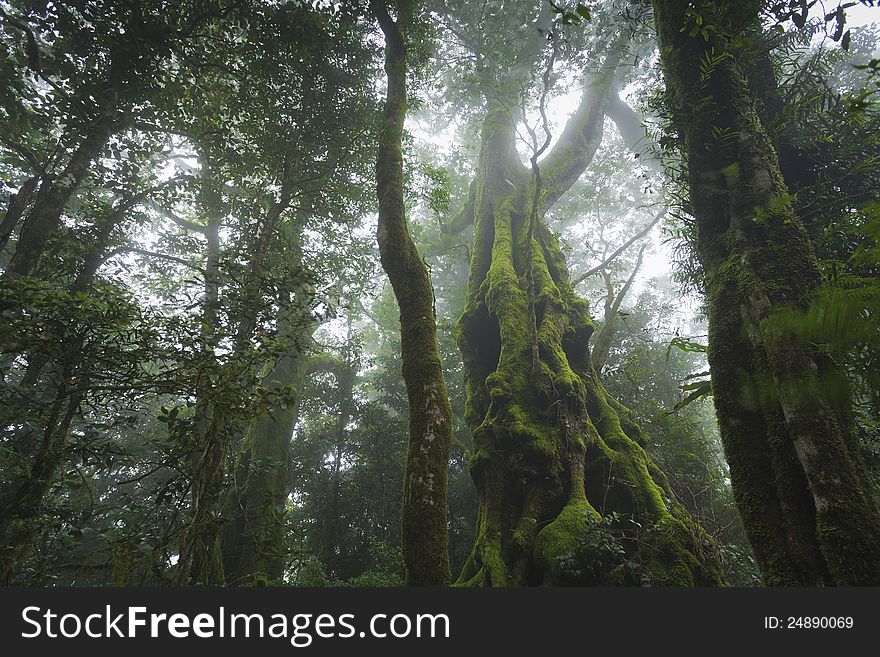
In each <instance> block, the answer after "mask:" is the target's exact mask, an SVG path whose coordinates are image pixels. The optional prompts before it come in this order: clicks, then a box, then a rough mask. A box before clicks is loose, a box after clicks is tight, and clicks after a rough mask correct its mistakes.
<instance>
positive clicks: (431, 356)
mask: <svg viewBox="0 0 880 657" xmlns="http://www.w3.org/2000/svg"><path fill="white" fill-rule="evenodd" d="M409 4H410V3H409V2H408V1H407V0H402V1H400V2H398V3H397V20H396V21H395V20H392V18H391V17H390V16H389V14H388V11H387V8H386V5H385V3H384V2H378V1H376V0H374V1H373V2H372V3H371V7H372V9H373V11H374V13H375V14H376V17H377V18H378V20H379V24H380V26H381V28H382V31H383V32H384V34H385V73H386V75H387V77H388V91H387V95H386V100H385V115H384V124H383V127H382V133H381V137H380V142H379V155H378V160H377V162H376V188H377V192H378V197H379V222H378V242H379V254H380V258H381V261H382V267H383V268H384V270H385V272H386V273H387V274H388V278H389V280H390V281H391V286H392V288H393V289H394V295H395V297H396V298H397V303H398V306H399V307H400V337H401V341H400V344H401V356H402V360H403V378H404V381H405V383H406V390H407V397H408V400H409V421H410V424H409V449H408V451H407V457H406V470H405V474H404V477H405V479H404V489H403V491H404V492H403V515H402V519H401V526H402V531H403V540H402V544H403V558H404V564H405V566H406V581H407V584H408V585H410V586H432V585H433V586H443V585H446V584H448V583H449V580H450V572H449V554H448V531H447V520H446V516H447V509H446V507H447V486H448V483H447V479H448V470H449V454H450V450H451V444H452V408H451V406H450V404H449V397H448V395H447V392H446V384H445V383H444V381H443V368H442V365H441V363H440V355H439V352H438V349H437V323H436V314H435V309H434V290H433V287H432V286H431V277H430V274H429V272H428V267H427V265H426V264H425V261H424V260H423V259H422V256H421V255H420V254H419V252H418V249H417V248H416V245H415V243H414V242H413V240H412V237H411V236H410V234H409V230H408V228H407V224H406V213H405V209H404V200H403V155H402V152H401V149H402V147H401V142H402V137H403V124H404V119H405V116H406V28H407V25H408V23H409V17H410V12H411V8H410V6H409Z"/></svg>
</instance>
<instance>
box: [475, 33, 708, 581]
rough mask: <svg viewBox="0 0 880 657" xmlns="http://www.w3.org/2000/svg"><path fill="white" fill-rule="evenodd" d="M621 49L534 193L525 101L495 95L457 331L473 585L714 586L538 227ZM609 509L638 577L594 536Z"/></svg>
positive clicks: (594, 115)
mask: <svg viewBox="0 0 880 657" xmlns="http://www.w3.org/2000/svg"><path fill="white" fill-rule="evenodd" d="M622 47H623V41H622V39H618V40H616V41H615V43H614V44H613V45H612V48H611V52H610V54H609V55H608V57H607V58H606V61H605V62H604V64H603V65H602V67H601V68H600V70H599V71H598V72H597V74H596V75H594V76H593V78H592V80H591V81H590V83H589V84H588V85H587V86H586V89H585V93H584V97H583V100H582V103H581V107H580V108H579V109H578V111H577V112H576V113H575V114H574V115H573V117H572V119H571V120H570V121H569V123H568V124H567V126H566V128H565V130H564V131H563V132H562V134H561V136H560V140H559V142H558V143H557V145H556V146H555V147H554V148H553V150H552V151H551V152H550V154H549V155H548V156H547V157H546V158H545V159H544V160H543V161H542V162H541V164H540V166H541V171H542V174H543V175H542V176H541V180H542V184H543V188H542V189H541V190H539V191H540V192H541V193H540V194H535V189H534V187H535V179H536V178H537V177H536V176H534V175H533V174H532V173H531V172H530V171H529V170H527V169H526V168H525V167H524V166H523V164H522V162H521V161H520V159H519V157H518V155H517V153H516V149H515V120H514V117H513V115H512V113H511V111H509V109H508V108H510V107H512V106H515V103H513V102H502V101H500V100H498V99H492V98H490V99H489V100H488V111H487V116H486V119H485V121H484V124H483V130H482V147H481V153H480V160H479V166H478V174H477V179H476V180H475V183H474V186H473V187H472V189H475V190H476V191H475V193H474V194H473V195H472V197H471V200H470V201H469V203H472V204H473V206H472V207H471V208H468V209H467V211H466V213H467V214H472V215H473V216H474V218H475V238H474V248H473V255H472V259H471V270H470V280H469V287H468V295H467V301H466V306H465V311H464V313H463V315H462V318H461V323H460V339H459V344H460V347H461V350H462V354H463V357H464V365H465V375H466V384H467V392H468V400H467V409H466V420H467V421H468V423H469V425H470V426H471V428H472V431H473V437H474V453H473V456H472V459H471V474H472V476H473V479H474V481H475V483H476V486H477V489H478V491H479V495H480V510H479V518H478V528H477V539H476V543H475V545H474V548H473V551H472V553H471V556H470V558H469V559H468V561H467V562H466V564H465V567H464V570H463V572H462V574H461V577H460V579H459V583H460V584H463V585H489V586H506V585H540V584H554V585H555V584H600V583H601V584H631V583H644V582H645V581H646V580H647V581H649V582H650V583H653V584H659V585H712V584H718V583H720V575H719V571H718V568H717V565H716V564H715V563H714V562H713V560H712V557H711V555H710V554H709V551H710V548H711V546H710V545H709V541H708V538H707V537H706V535H705V534H704V533H703V532H702V530H701V529H700V528H699V527H698V526H697V525H696V524H695V523H693V522H692V521H691V520H690V519H689V518H688V517H687V516H686V514H685V513H684V511H683V510H682V509H681V507H680V506H679V505H678V504H676V503H675V502H674V501H673V500H672V499H671V497H672V495H671V493H670V492H669V490H668V486H667V485H666V484H665V478H664V477H663V475H662V473H660V472H659V470H658V469H657V467H656V465H655V464H654V463H653V462H652V461H651V460H650V459H649V457H648V456H647V454H646V453H645V451H644V449H643V447H642V446H641V445H640V444H639V440H640V439H639V431H638V428H637V427H636V426H635V425H633V424H632V422H631V421H630V420H629V413H628V411H627V410H626V409H625V408H624V407H623V406H622V405H620V404H619V403H618V402H617V401H616V400H614V399H612V398H611V397H610V396H609V395H608V394H607V393H606V391H605V389H604V388H603V387H602V384H601V383H600V381H599V379H598V376H597V375H596V372H595V371H594V369H593V366H592V363H591V361H590V350H589V344H588V343H589V339H590V336H591V334H592V332H593V324H592V322H591V320H590V314H589V307H588V304H587V302H586V301H585V300H583V299H580V298H578V297H577V296H576V295H575V293H574V290H573V288H572V285H571V281H570V278H569V273H568V269H567V266H566V263H565V259H564V256H563V254H562V252H561V250H560V248H559V245H558V242H557V239H556V237H555V236H554V235H553V234H552V233H551V231H550V230H549V229H548V228H547V226H546V225H545V224H544V222H543V214H544V212H545V211H546V210H547V209H548V207H549V206H550V205H551V204H552V203H553V202H554V201H555V200H556V199H558V198H559V197H560V196H561V195H562V194H564V193H565V192H566V191H567V190H568V188H569V187H570V186H571V184H572V183H573V182H574V181H575V180H576V179H577V178H578V177H579V176H580V174H581V173H582V172H583V171H584V169H585V168H586V166H587V165H588V163H589V162H590V160H591V158H592V156H593V154H594V153H595V151H596V149H597V148H598V146H599V144H600V143H601V139H602V130H603V122H604V115H605V112H606V110H607V107H608V103H609V102H610V98H611V94H612V93H613V77H614V70H615V68H616V66H617V61H618V59H619V57H620V53H621V51H622ZM536 199H537V202H538V203H539V204H540V205H539V207H537V208H533V207H532V204H533V203H534V202H535V200H536ZM535 213H536V214H537V218H538V220H537V225H536V226H535V227H534V230H533V231H530V230H529V223H530V220H529V218H530V217H534V216H535ZM530 235H532V244H531V246H530V247H529V245H528V244H527V239H528V238H529V236H530ZM528 253H531V258H532V261H531V263H527V262H526V261H525V260H526V254H528ZM529 264H531V267H529ZM529 271H531V277H532V279H533V282H532V284H533V285H534V291H535V294H534V300H535V301H534V303H535V309H534V318H535V323H536V327H535V328H536V331H535V332H534V334H533V332H532V331H530V327H529V317H530V314H531V313H530V309H529V303H530V301H529V295H528V287H529V280H527V279H528V278H529V276H528V275H527V273H528V272H529ZM534 339H536V340H537V343H538V344H537V352H538V359H537V362H535V361H534V359H533V357H532V354H533V351H534V350H533V347H534V345H533V344H532V342H533V340H534ZM612 512H615V513H617V514H621V516H630V517H631V518H632V520H634V521H636V522H638V523H640V526H641V527H642V529H637V528H638V527H639V525H636V524H632V525H631V527H632V530H631V531H627V532H626V535H625V536H624V537H623V538H622V539H621V541H622V544H623V546H624V548H625V550H626V552H627V555H628V558H629V559H630V560H631V561H639V562H641V564H642V566H641V568H640V569H638V572H635V571H633V570H627V569H626V568H625V567H622V566H620V567H617V568H615V569H614V570H613V572H609V571H610V570H611V569H612V568H614V567H615V566H619V564H611V563H609V562H608V559H607V558H606V557H607V555H603V554H601V553H600V552H601V550H602V548H600V547H599V545H598V542H596V544H593V542H591V540H592V539H594V538H595V537H596V536H597V534H596V533H595V532H596V527H597V523H598V522H599V521H600V520H599V519H600V516H606V515H608V514H610V513H612ZM573 562H577V563H573Z"/></svg>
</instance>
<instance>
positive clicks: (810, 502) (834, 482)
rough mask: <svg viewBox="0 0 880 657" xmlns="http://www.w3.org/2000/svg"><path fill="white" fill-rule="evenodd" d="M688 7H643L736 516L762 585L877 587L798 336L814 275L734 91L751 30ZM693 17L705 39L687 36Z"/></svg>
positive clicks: (825, 390)
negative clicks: (699, 296)
mask: <svg viewBox="0 0 880 657" xmlns="http://www.w3.org/2000/svg"><path fill="white" fill-rule="evenodd" d="M692 5H693V3H690V2H687V1H686V0H655V1H654V12H655V21H656V25H657V32H658V35H659V40H660V49H661V62H662V66H663V71H664V75H665V78H666V86H667V91H668V94H669V101H670V104H671V108H672V111H673V116H674V125H675V127H676V129H677V132H678V134H679V136H680V137H681V139H682V142H683V143H682V148H683V152H684V155H685V158H686V162H687V170H688V184H689V187H690V201H691V205H692V211H693V215H694V217H695V219H696V227H697V240H698V252H699V257H700V261H701V263H702V267H703V272H704V276H705V286H706V295H707V301H708V314H709V353H708V356H709V364H710V367H711V370H712V381H713V392H714V400H715V408H716V412H717V414H718V420H719V423H720V426H721V437H722V442H723V444H724V449H725V453H726V455H727V460H728V463H729V465H730V473H731V480H732V484H733V490H734V495H735V498H736V502H737V506H738V508H739V511H740V514H741V515H742V519H743V524H744V526H745V529H746V532H747V534H748V537H749V540H750V542H751V543H752V547H753V549H754V552H755V556H756V558H757V561H758V565H759V568H760V570H761V573H762V576H763V579H764V581H765V582H766V583H767V584H769V585H821V584H837V585H858V584H872V585H877V584H878V583H880V559H877V545H878V544H880V514H878V509H877V502H876V500H875V499H874V496H873V492H872V490H871V488H870V485H869V482H868V479H867V476H866V472H865V467H864V464H863V463H862V461H861V457H860V454H859V450H858V448H857V444H856V441H857V438H856V433H855V427H854V423H853V419H852V415H851V409H850V399H849V393H848V391H847V382H846V376H845V373H844V372H843V370H842V369H841V368H840V367H839V366H838V365H837V364H836V363H834V362H833V361H832V360H831V359H830V357H829V356H828V355H827V354H826V353H823V352H822V350H821V348H819V347H817V346H816V345H814V344H811V343H810V342H808V341H807V340H805V339H804V338H802V337H801V336H799V335H798V332H797V322H798V317H799V314H800V313H802V312H803V311H805V310H806V309H807V308H808V307H809V305H810V302H811V300H812V298H813V295H814V293H815V292H816V290H817V289H818V288H819V286H820V285H821V282H822V281H821V275H820V272H819V268H818V266H817V263H816V259H815V256H814V254H813V251H812V248H811V245H810V243H809V241H808V239H807V235H806V232H805V230H804V227H803V225H802V222H801V220H800V218H799V217H798V216H797V215H796V213H795V211H794V210H793V207H792V204H791V198H790V196H789V193H788V189H787V188H786V185H785V183H784V182H783V178H782V175H781V173H780V168H779V160H778V157H777V154H776V151H775V150H774V148H773V146H772V144H771V142H770V140H769V138H768V136H767V133H766V131H765V129H764V126H763V125H762V123H761V120H760V119H759V113H758V111H757V110H758V108H757V107H756V100H755V98H754V96H753V94H752V93H751V91H750V89H749V86H748V84H747V82H746V80H747V78H748V73H749V71H748V70H747V69H745V66H746V65H747V64H746V62H747V61H748V58H744V57H742V56H741V53H738V52H737V51H736V50H735V47H734V46H733V45H732V44H733V43H734V42H735V41H736V39H738V38H739V37H740V36H742V34H743V33H744V32H745V31H746V30H747V29H749V28H751V27H753V26H754V25H755V24H757V22H758V17H757V15H756V13H752V14H750V15H748V12H746V15H744V14H743V12H741V11H740V12H737V13H738V14H739V15H738V17H735V16H734V12H733V11H732V9H731V7H730V6H729V5H724V8H722V5H721V4H720V3H716V2H712V1H707V2H703V3H700V5H699V7H698V8H697V9H696V10H695V9H694V8H693V7H692ZM694 11H697V12H699V13H700V16H701V19H702V24H703V25H712V26H714V27H715V31H710V32H708V33H707V35H706V36H705V37H703V36H702V35H700V34H698V35H697V36H689V30H690V28H691V26H692V25H693V24H694V22H695V14H694ZM735 20H738V21H739V23H735V22H734V21H735Z"/></svg>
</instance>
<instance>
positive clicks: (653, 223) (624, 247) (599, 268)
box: [571, 208, 669, 286]
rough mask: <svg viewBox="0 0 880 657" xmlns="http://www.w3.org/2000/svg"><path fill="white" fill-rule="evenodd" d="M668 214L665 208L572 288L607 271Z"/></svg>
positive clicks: (575, 282) (580, 277) (582, 276)
mask: <svg viewBox="0 0 880 657" xmlns="http://www.w3.org/2000/svg"><path fill="white" fill-rule="evenodd" d="M667 212H669V208H663V210H662V211H661V212H660V213H659V214H658V215H657V216H656V217H654V218H653V219H652V220H651V222H650V223H649V224H648V225H647V226H645V227H644V228H642V230H640V231H639V232H638V233H636V234H635V235H633V236H632V237H631V238H629V239H628V240H627V241H626V242H624V243H623V245H622V246H620V247H618V248H617V249H615V251H614V253H612V254H611V255H610V256H608V257H607V258H605V259H604V260H603V261H602V262H600V263H599V264H598V265H596V266H595V267H593V268H592V269H590V270H589V271H587V272H584V273H583V274H581V275H580V276H578V277H577V278H575V279H574V280H572V282H571V284H572V286H576V285H579V284H581V283H583V282H584V281H585V280H587V279H588V278H589V277H590V276H593V275H594V274H598V273H599V272H600V271H602V270H603V269H605V267H607V266H608V265H610V264H611V263H612V262H613V261H614V259H615V258H617V257H618V256H619V255H620V254H621V253H623V252H624V251H626V250H627V249H628V248H629V247H631V246H632V245H633V244H635V243H636V242H638V241H639V240H640V239H642V238H643V237H644V236H645V235H647V234H648V233H650V232H651V229H652V228H653V227H654V226H656V225H657V224H658V223H660V220H661V219H663V217H665V216H666V213H667Z"/></svg>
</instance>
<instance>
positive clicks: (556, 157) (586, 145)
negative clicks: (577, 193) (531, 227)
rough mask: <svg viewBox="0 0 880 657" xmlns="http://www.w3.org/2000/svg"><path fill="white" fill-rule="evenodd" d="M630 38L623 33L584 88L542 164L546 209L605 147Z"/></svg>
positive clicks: (611, 46) (616, 39)
mask: <svg viewBox="0 0 880 657" xmlns="http://www.w3.org/2000/svg"><path fill="white" fill-rule="evenodd" d="M629 39H630V35H629V34H628V33H627V32H625V31H622V32H621V33H620V34H618V36H617V37H615V39H614V40H613V41H612V43H611V45H610V47H609V49H608V54H607V55H606V57H605V60H604V61H603V62H602V65H601V66H600V67H599V70H598V72H597V73H596V74H595V75H594V76H593V77H592V78H590V79H589V80H588V81H587V82H586V83H585V85H584V92H583V95H582V96H581V101H580V104H579V105H578V108H577V110H576V111H575V113H574V114H572V115H571V117H570V118H569V119H568V121H567V122H566V124H565V128H563V130H562V134H560V136H559V141H557V142H556V144H555V145H554V146H553V148H552V149H551V151H550V153H548V155H547V157H546V158H544V161H543V162H542V169H543V171H544V178H545V188H546V191H545V193H544V196H543V199H542V205H543V207H545V208H547V207H550V206H552V205H553V204H554V203H555V202H556V201H557V200H558V199H559V197H561V196H562V195H563V194H564V193H565V192H567V191H568V189H569V188H570V187H571V186H572V185H573V184H574V182H575V181H576V180H577V179H578V178H579V177H580V175H581V174H582V173H583V172H584V170H585V169H586V168H587V165H588V164H589V163H590V161H591V160H592V159H593V155H595V153H596V150H597V149H598V148H599V145H600V144H601V143H602V132H603V128H604V122H605V111H606V108H607V106H608V103H609V102H610V100H611V95H612V92H613V87H614V76H615V71H616V70H617V67H618V65H619V63H620V59H621V57H622V56H623V53H624V50H625V47H626V44H627V42H628V41H629Z"/></svg>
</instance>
